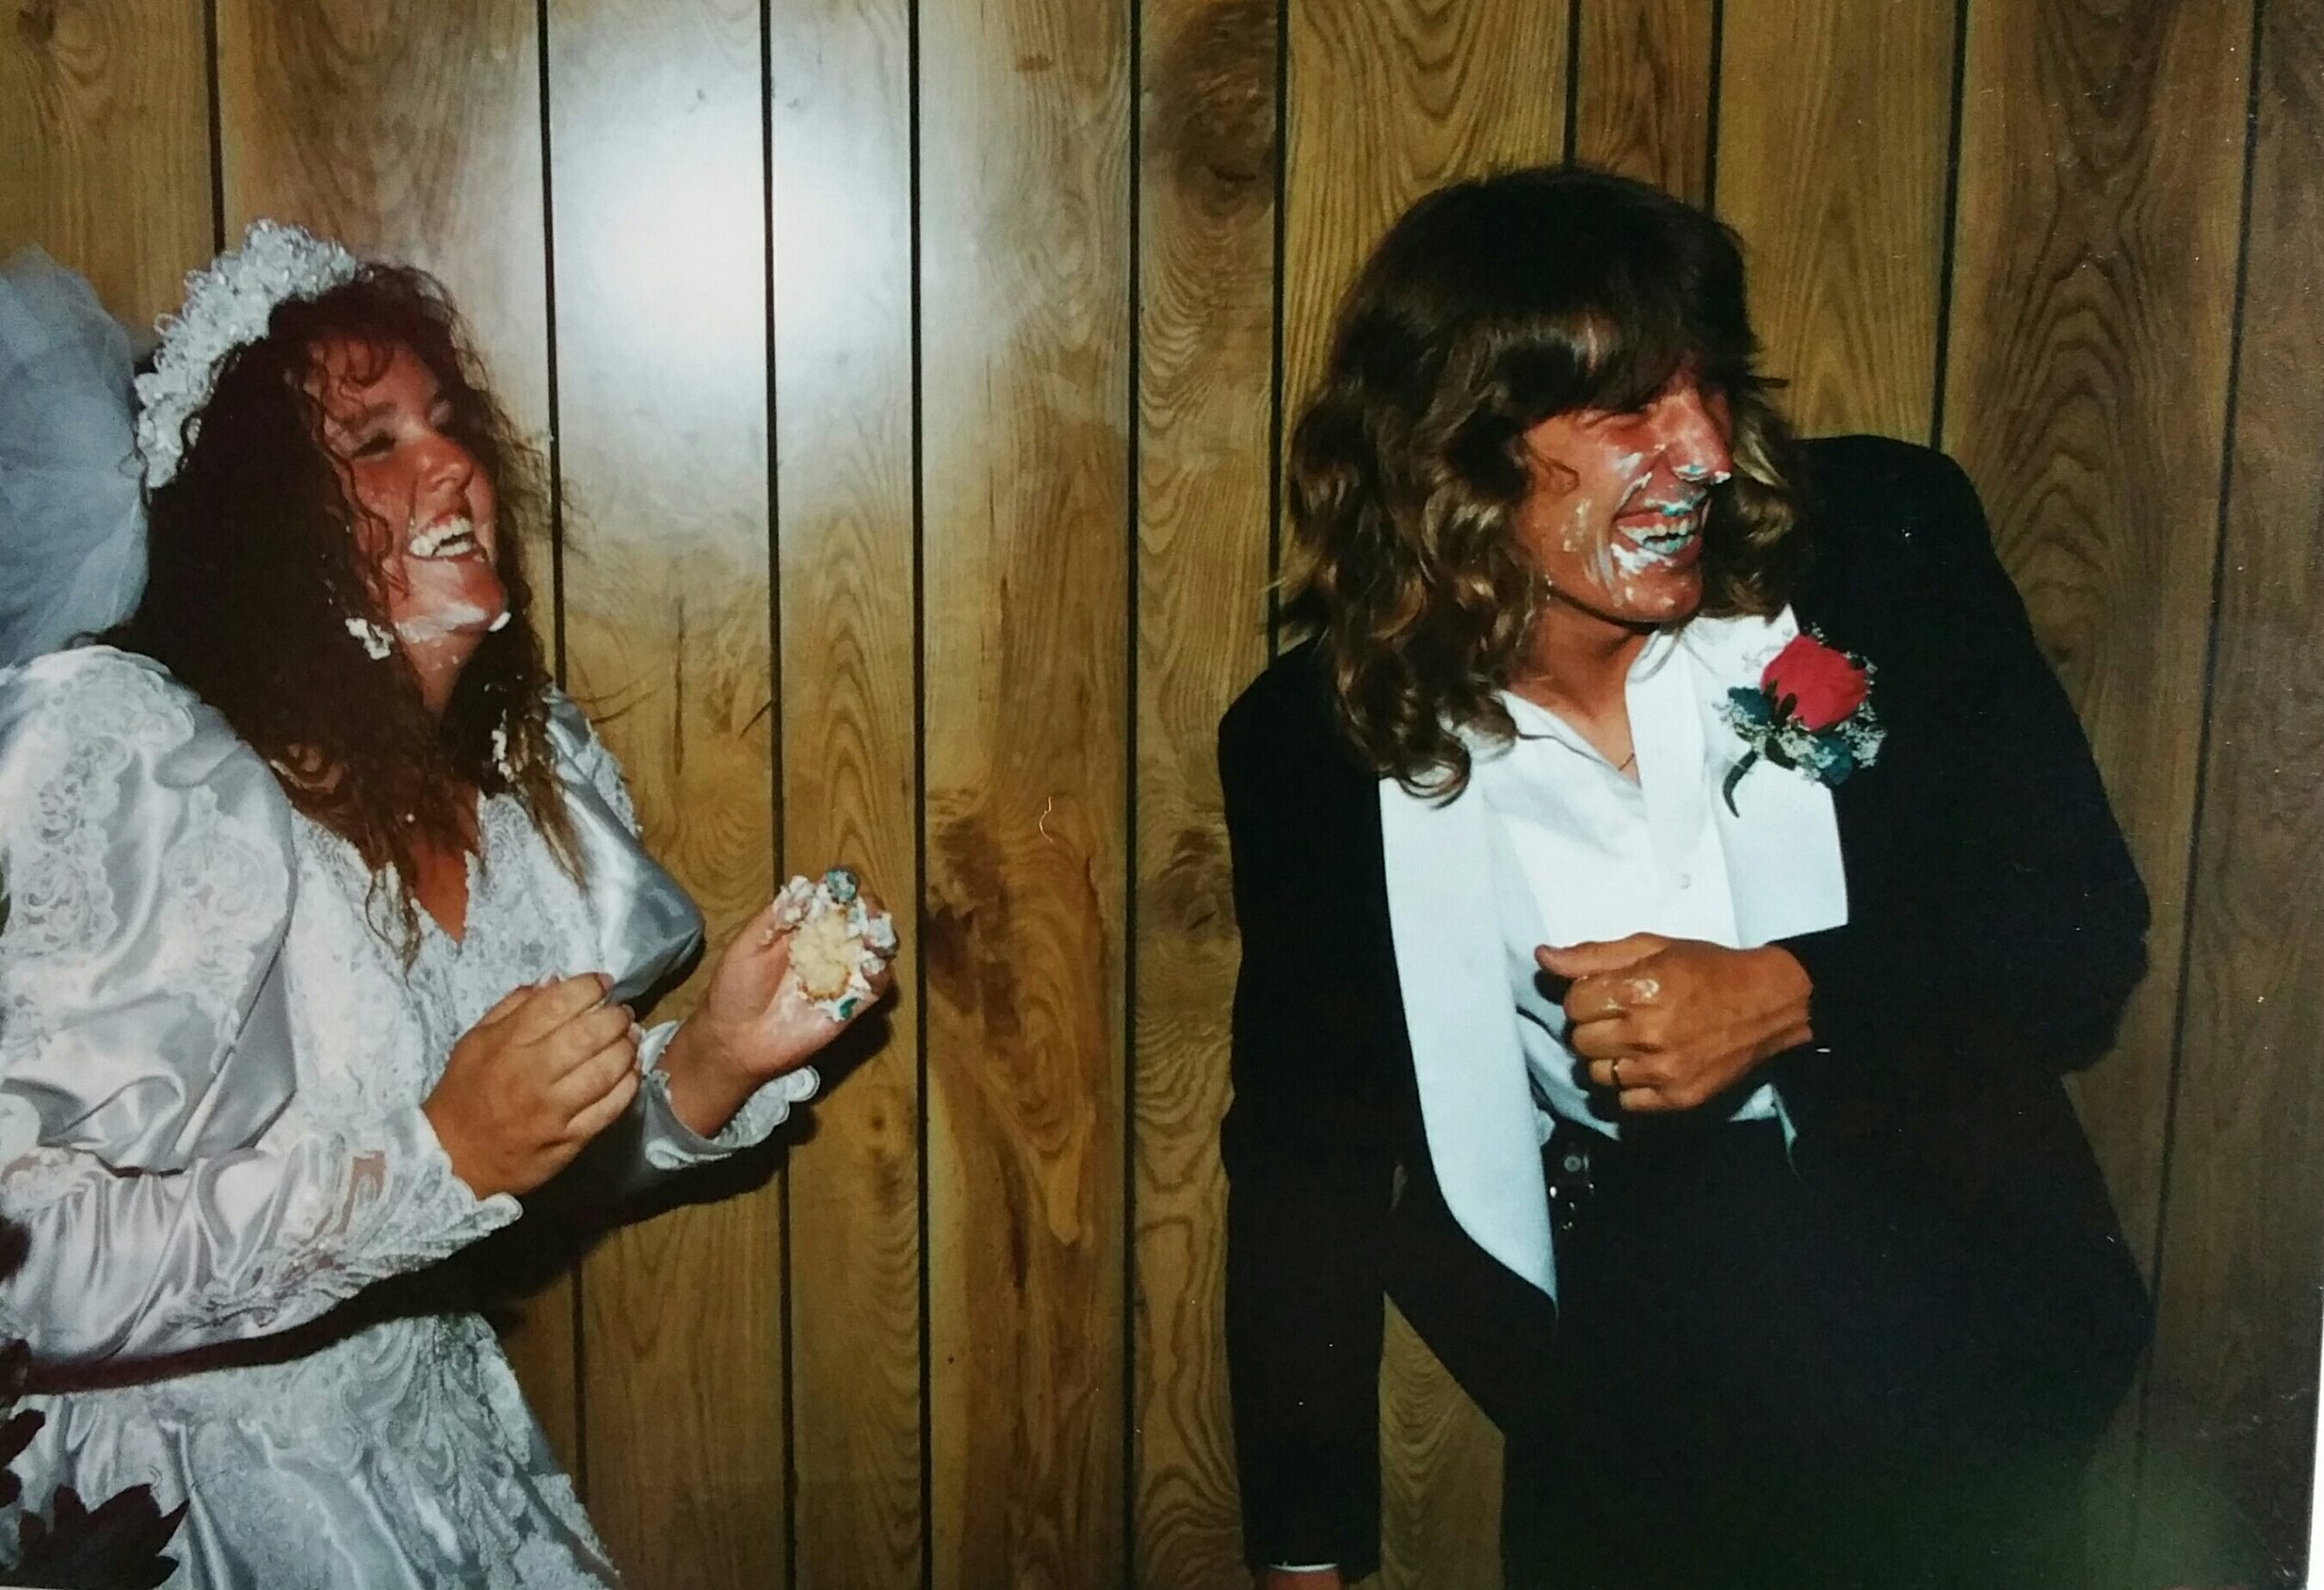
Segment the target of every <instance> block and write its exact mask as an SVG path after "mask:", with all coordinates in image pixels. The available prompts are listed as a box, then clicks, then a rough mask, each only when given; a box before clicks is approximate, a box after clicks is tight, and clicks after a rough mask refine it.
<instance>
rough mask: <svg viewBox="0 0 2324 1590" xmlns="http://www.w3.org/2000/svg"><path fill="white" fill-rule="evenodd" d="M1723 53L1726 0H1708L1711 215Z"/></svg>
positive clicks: (1706, 160)
mask: <svg viewBox="0 0 2324 1590" xmlns="http://www.w3.org/2000/svg"><path fill="white" fill-rule="evenodd" d="M1572 47H1573V46H1572V44H1571V43H1569V44H1567V45H1566V48H1568V49H1571V48H1572ZM1726 55H1727V0H1711V7H1710V66H1709V71H1710V91H1709V93H1708V94H1705V95H1704V96H1703V209H1704V210H1705V211H1706V212H1709V213H1710V214H1713V215H1716V214H1718V102H1719V91H1720V87H1721V84H1720V76H1721V74H1722V72H1723V70H1724V67H1725V64H1726Z"/></svg>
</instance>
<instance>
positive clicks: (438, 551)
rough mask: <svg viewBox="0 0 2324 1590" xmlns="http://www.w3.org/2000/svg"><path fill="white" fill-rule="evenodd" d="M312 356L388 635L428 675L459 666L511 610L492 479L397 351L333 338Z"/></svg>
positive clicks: (430, 380) (417, 370)
mask: <svg viewBox="0 0 2324 1590" xmlns="http://www.w3.org/2000/svg"><path fill="white" fill-rule="evenodd" d="M314 360H315V363H314V374H313V375H312V376H311V377H310V380H309V383H308V391H309V393H310V396H312V397H313V398H314V400H316V402H317V403H319V404H320V406H321V408H322V410H323V439H324V441H325V442H326V444H327V445H328V446H329V448H330V453H331V457H332V459H333V460H334V461H335V462H336V463H337V465H338V468H339V470H340V480H341V482H342V484H343V485H344V486H345V488H346V490H347V494H348V498H349V500H350V505H351V506H352V507H353V508H354V509H355V510H356V518H357V524H356V536H357V544H358V546H359V549H360V551H361V554H362V556H363V558H364V560H365V562H366V563H367V564H368V565H369V568H370V569H371V572H372V577H373V581H374V588H375V589H376V590H377V591H378V592H379V596H380V598H381V600H382V601H383V603H384V605H385V606H386V607H387V612H388V620H389V627H391V628H392V629H393V630H394V631H395V634H396V638H397V641H398V642H399V644H400V645H401V647H402V648H403V650H404V652H405V654H406V655H407V656H409V657H410V658H411V660H412V662H413V663H414V665H415V666H417V667H419V668H420V670H421V672H422V674H423V676H425V675H427V674H428V673H430V672H432V671H435V670H436V669H438V668H440V667H445V666H449V667H453V668H455V669H457V667H458V666H459V665H460V664H461V663H463V662H465V661H466V660H467V658H468V655H469V654H470V653H471V652H473V651H474V650H475V648H476V645H477V642H478V641H479V640H480V639H481V638H482V637H484V635H485V634H486V632H487V631H488V630H491V629H494V628H497V627H499V626H500V625H501V624H502V623H504V622H506V620H507V611H508V594H507V590H506V589H505V588H503V587H502V585H501V583H500V577H499V575H498V573H497V568H496V565H497V558H498V553H499V543H498V539H497V533H498V531H497V524H496V522H495V517H494V516H495V509H496V506H497V504H496V499H495V497H494V493H493V486H492V480H491V478H490V477H489V476H488V475H487V473H486V471H485V470H484V469H483V468H482V466H481V465H479V464H478V461H477V459H476V456H475V454H474V453H472V452H471V451H470V450H469V449H468V445H467V444H466V443H465V442H463V441H462V440H461V439H459V438H458V436H457V435H455V434H453V410H452V404H451V400H449V399H448V397H447V396H445V394H444V392H443V391H442V389H441V385H440V383H439V382H438V380H437V378H436V374H435V372H434V371H433V370H429V369H428V366H427V364H426V363H425V362H423V361H422V360H420V359H419V356H418V355H417V354H415V353H413V352H412V351H411V350H410V349H409V348H407V347H405V346H404V345H403V344H402V343H400V342H385V343H382V342H377V341H364V340H359V339H356V338H351V337H330V338H326V339H324V340H323V341H320V342H318V343H317V344H316V345H315V349H314Z"/></svg>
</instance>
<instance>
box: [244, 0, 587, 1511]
mask: <svg viewBox="0 0 2324 1590" xmlns="http://www.w3.org/2000/svg"><path fill="white" fill-rule="evenodd" d="M212 3H213V4H214V3H215V0H212ZM548 8H549V0H534V5H533V35H534V37H533V55H534V63H533V68H534V71H535V73H536V74H537V91H538V94H539V97H540V117H541V310H542V321H543V324H544V326H545V328H546V334H545V335H544V337H543V339H542V343H543V347H542V351H543V352H544V354H545V355H546V356H547V360H546V361H547V372H546V373H547V378H548V435H547V439H546V442H547V458H546V460H545V461H546V462H547V466H548V480H547V489H548V582H549V603H550V607H551V608H552V609H553V613H554V622H553V623H552V624H551V626H550V630H551V633H550V640H549V648H550V651H551V652H552V653H553V654H554V655H553V657H552V658H551V662H552V664H553V666H554V667H555V668H556V680H557V683H558V684H559V685H560V686H561V685H563V684H564V683H565V454H564V449H563V448H562V446H561V445H560V441H559V431H560V430H561V427H560V425H559V423H558V421H559V419H560V414H559V410H558V408H557V386H556V136H555V133H554V130H553V117H552V115H551V111H550V101H549V94H550V92H551V91H550V86H549V84H550V81H551V78H552V74H551V72H550V69H549V54H548V52H549V15H548ZM573 1309H574V1313H573V1325H574V1336H573V1339H574V1341H575V1342H576V1344H577V1343H578V1342H579V1341H580V1339H581V1335H580V1328H581V1272H580V1269H578V1267H576V1269H574V1272H573ZM575 1351H576V1355H577V1354H578V1352H579V1348H578V1347H577V1346H576V1348H575ZM579 1368H580V1366H579V1365H578V1364H577V1363H576V1365H575V1370H576V1379H575V1381H574V1386H575V1388H576V1396H577V1395H578V1388H579V1387H580V1385H581V1382H580V1380H579V1378H577V1376H578V1370H579ZM577 1445H578V1446H579V1447H580V1449H581V1451H582V1453H583V1454H585V1455H586V1452H587V1451H588V1443H587V1442H586V1440H584V1441H580V1442H578V1443H577ZM578 1461H580V1462H581V1463H582V1464H583V1465H584V1466H586V1462H587V1458H586V1456H584V1457H581V1458H580V1459H579V1460H578Z"/></svg>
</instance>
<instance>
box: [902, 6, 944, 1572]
mask: <svg viewBox="0 0 2324 1590" xmlns="http://www.w3.org/2000/svg"><path fill="white" fill-rule="evenodd" d="M920 94H921V80H920V0H907V3H906V5H905V6H904V123H905V133H904V138H905V145H906V157H905V165H906V178H905V184H906V188H907V191H908V193H909V195H910V201H909V202H910V207H911V248H910V254H911V262H910V272H909V279H910V283H911V285H910V289H909V291H910V294H911V788H912V821H911V872H912V895H913V899H912V917H913V922H912V928H913V932H912V957H911V958H912V985H911V986H912V1033H913V1049H914V1054H913V1068H914V1077H913V1089H914V1104H915V1108H914V1110H913V1112H912V1113H913V1118H914V1119H913V1123H912V1156H913V1167H914V1170H913V1174H914V1176H915V1177H916V1179H917V1180H918V1183H919V1196H918V1197H917V1198H916V1199H914V1200H913V1208H914V1210H915V1212H916V1215H917V1218H918V1227H917V1232H916V1238H915V1239H916V1241H917V1242H918V1244H919V1249H920V1252H919V1255H918V1257H919V1260H920V1582H921V1586H922V1590H929V1587H930V1586H932V1585H934V1584H935V1582H936V1527H935V1512H936V1466H935V1457H934V1451H933V1448H934V1445H935V1440H936V1427H935V1419H934V1417H933V1410H934V1406H935V1397H934V1395H933V1373H934V1371H933V1362H932V1360H933V1358H934V1355H935V1339H934V1336H933V1334H932V1332H931V1328H930V1325H929V1318H930V1316H929V1279H928V1269H929V1257H928V1250H929V1218H928V1200H929V1182H928V1078H929V1070H930V1068H929V1063H928V580H927V561H928V556H927V554H928V484H927V480H928V469H927V460H926V456H925V455H926V450H927V449H926V446H925V443H924V440H923V429H922V427H923V414H922V408H923V403H924V400H925V396H926V394H925V390H924V389H925V387H926V384H927V372H926V370H925V367H924V366H923V364H922V362H921V352H922V349H923V346H924V344H923V326H922V306H921V235H920V175H921V173H920Z"/></svg>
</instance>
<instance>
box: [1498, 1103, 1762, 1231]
mask: <svg viewBox="0 0 2324 1590" xmlns="http://www.w3.org/2000/svg"><path fill="white" fill-rule="evenodd" d="M1738 1131H1739V1132H1750V1131H1766V1132H1769V1133H1773V1134H1775V1149H1776V1151H1777V1152H1782V1147H1781V1143H1782V1137H1781V1133H1782V1123H1781V1122H1779V1121H1773V1120H1752V1121H1732V1120H1728V1121H1721V1120H1717V1119H1709V1118H1705V1117H1703V1116H1699V1115H1684V1116H1662V1117H1648V1118H1643V1119H1638V1120H1627V1121H1624V1122H1623V1123H1622V1133H1623V1135H1622V1136H1620V1137H1619V1138H1615V1137H1609V1136H1607V1135H1606V1134H1605V1133H1604V1132H1602V1131H1596V1130H1595V1129H1593V1128H1590V1127H1587V1126H1577V1125H1575V1124H1574V1123H1573V1122H1572V1121H1567V1120H1564V1119H1562V1118H1561V1119H1560V1120H1559V1121H1557V1123H1556V1126H1555V1128H1554V1130H1552V1131H1551V1133H1550V1141H1548V1142H1546V1143H1544V1144H1542V1145H1541V1177H1542V1180H1543V1181H1545V1182H1546V1183H1547V1184H1548V1187H1549V1193H1550V1230H1551V1231H1552V1232H1553V1233H1554V1234H1555V1235H1556V1236H1558V1237H1568V1236H1571V1234H1572V1232H1573V1230H1574V1228H1575V1227H1576V1226H1578V1225H1580V1224H1581V1221H1582V1220H1583V1219H1584V1218H1585V1217H1586V1216H1587V1215H1588V1213H1589V1210H1590V1206H1591V1205H1592V1204H1594V1203H1596V1202H1597V1201H1598V1200H1600V1199H1602V1198H1603V1197H1605V1195H1606V1192H1607V1189H1608V1187H1609V1186H1610V1184H1612V1183H1614V1182H1616V1181H1618V1180H1621V1179H1622V1178H1624V1177H1627V1176H1633V1175H1637V1174H1639V1173H1640V1172H1641V1171H1644V1170H1647V1168H1648V1167H1649V1166H1651V1165H1652V1164H1653V1162H1654V1161H1656V1160H1662V1159H1667V1158H1668V1157H1669V1156H1671V1155H1673V1154H1683V1153H1700V1152H1701V1151H1703V1150H1704V1149H1705V1148H1706V1147H1708V1146H1709V1141H1710V1140H1711V1139H1712V1138H1713V1137H1714V1136H1715V1135H1716V1136H1718V1137H1727V1136H1728V1134H1729V1133H1733V1132H1738ZM1728 1141H1734V1140H1733V1139H1731V1138H1729V1139H1728Z"/></svg>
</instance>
